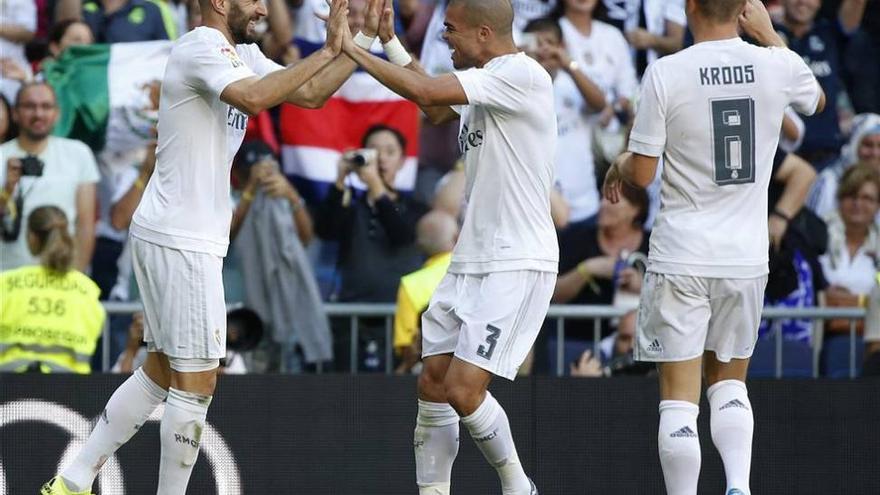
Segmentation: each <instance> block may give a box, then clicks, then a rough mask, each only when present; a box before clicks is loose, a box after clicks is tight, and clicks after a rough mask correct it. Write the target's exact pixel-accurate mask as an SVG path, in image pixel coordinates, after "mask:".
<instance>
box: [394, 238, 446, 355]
mask: <svg viewBox="0 0 880 495" xmlns="http://www.w3.org/2000/svg"><path fill="white" fill-rule="evenodd" d="M451 262H452V253H441V254H436V255H434V256H432V257H431V258H429V259H428V261H426V262H425V264H424V266H422V268H420V269H419V270H416V271H414V272H412V273H410V274H408V275H404V276H403V277H402V278H401V279H400V288H399V289H398V291H397V310H396V312H395V314H394V348H395V349H399V348H401V347H406V346H409V345H412V343H413V340H414V339H415V336H416V335H417V334H418V332H419V329H420V327H421V322H420V321H419V316H420V315H421V314H422V312H423V311H425V309H427V307H428V303H429V302H430V301H431V296H432V295H433V294H434V289H436V288H437V286H438V285H440V281H441V280H442V279H443V276H444V275H446V270H447V269H448V268H449V264H450V263H451Z"/></svg>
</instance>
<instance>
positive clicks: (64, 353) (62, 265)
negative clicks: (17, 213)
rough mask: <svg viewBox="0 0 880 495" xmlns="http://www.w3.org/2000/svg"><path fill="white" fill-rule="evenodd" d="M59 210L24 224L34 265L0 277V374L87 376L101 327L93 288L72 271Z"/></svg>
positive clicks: (38, 213) (49, 209)
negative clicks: (80, 374) (26, 372)
mask: <svg viewBox="0 0 880 495" xmlns="http://www.w3.org/2000/svg"><path fill="white" fill-rule="evenodd" d="M67 223H68V222H67V217H66V216H65V214H64V211H62V210H61V209H60V208H57V207H55V206H42V207H39V208H37V209H35V210H34V211H33V212H31V213H30V215H29V216H28V220H27V235H26V237H27V245H28V249H29V250H30V252H31V254H33V255H34V256H38V257H39V258H40V263H39V265H33V266H23V267H21V268H16V269H14V270H9V271H4V272H3V273H0V371H16V372H21V371H40V372H43V373H49V372H69V373H90V372H91V366H90V364H89V360H90V359H91V357H92V354H93V353H94V352H95V345H96V343H97V341H98V336H99V335H100V333H101V326H102V325H103V324H104V318H105V314H104V308H103V307H102V306H101V304H100V303H99V302H98V294H99V290H98V287H97V286H96V285H95V283H94V282H92V281H91V279H89V278H88V277H87V276H86V275H84V274H83V273H81V272H79V271H77V270H76V269H74V268H73V263H74V250H75V248H74V243H73V239H72V238H71V237H70V234H69V229H68V225H67Z"/></svg>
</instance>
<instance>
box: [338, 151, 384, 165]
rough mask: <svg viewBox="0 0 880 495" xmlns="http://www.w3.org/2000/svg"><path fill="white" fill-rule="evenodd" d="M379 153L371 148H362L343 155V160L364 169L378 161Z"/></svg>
mask: <svg viewBox="0 0 880 495" xmlns="http://www.w3.org/2000/svg"><path fill="white" fill-rule="evenodd" d="M378 157H379V152H378V151H376V150H374V149H370V148H361V149H359V150H354V151H349V152H347V153H346V154H344V155H342V158H343V159H344V160H345V161H347V162H351V163H352V164H354V166H355V167H363V166H364V165H368V164H370V163H373V162H375V161H376V158H378Z"/></svg>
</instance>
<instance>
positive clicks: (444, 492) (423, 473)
mask: <svg viewBox="0 0 880 495" xmlns="http://www.w3.org/2000/svg"><path fill="white" fill-rule="evenodd" d="M458 421H459V418H458V413H456V412H455V409H453V408H452V406H450V405H449V404H446V403H440V402H428V401H424V400H419V414H418V416H417V417H416V431H415V434H414V436H413V447H414V450H415V454H416V483H417V484H418V485H419V495H449V486H450V482H451V480H452V463H453V462H454V461H455V456H456V455H458Z"/></svg>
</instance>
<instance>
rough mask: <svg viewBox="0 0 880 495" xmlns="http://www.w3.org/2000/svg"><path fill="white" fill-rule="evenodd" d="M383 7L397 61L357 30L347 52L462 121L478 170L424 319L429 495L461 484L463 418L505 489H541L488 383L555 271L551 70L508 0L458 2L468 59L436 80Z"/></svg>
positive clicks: (421, 462) (516, 352)
mask: <svg viewBox="0 0 880 495" xmlns="http://www.w3.org/2000/svg"><path fill="white" fill-rule="evenodd" d="M385 6H386V8H385V11H384V14H383V22H382V25H381V27H380V30H379V36H380V38H381V39H382V42H383V43H384V44H385V50H386V54H387V55H388V58H389V60H391V62H392V63H389V62H385V61H383V60H381V59H379V58H377V57H374V56H372V55H370V54H369V53H368V52H366V51H365V50H362V49H360V48H358V47H357V46H356V45H355V44H354V42H353V41H351V40H350V39H349V38H346V41H345V42H344V44H343V50H344V52H345V53H346V54H347V55H348V56H349V57H351V58H352V59H353V60H354V61H355V62H357V63H358V64H360V65H361V66H362V67H363V68H364V69H366V71H367V72H369V73H370V74H371V75H372V76H373V77H375V78H376V79H378V80H379V81H381V82H382V83H383V84H385V85H386V86H388V87H389V88H391V89H392V90H393V91H395V92H397V93H398V94H400V95H402V96H404V97H405V98H408V99H410V100H412V101H414V102H416V103H417V104H419V105H420V106H421V107H422V108H423V109H424V110H425V112H426V113H427V114H428V115H429V117H431V118H432V120H434V121H435V122H440V121H444V120H452V119H456V118H459V117H460V118H461V131H460V134H459V145H460V148H461V151H462V153H463V154H464V162H465V173H466V176H467V198H468V199H467V202H468V206H467V211H466V213H465V218H464V225H463V226H462V230H461V235H460V237H459V240H458V243H457V244H456V246H455V249H454V251H453V254H452V263H451V265H450V267H449V272H448V274H447V275H446V277H445V278H444V279H443V280H442V281H441V282H440V285H439V286H438V287H437V290H436V291H435V292H434V296H433V298H432V299H431V303H430V305H429V307H428V309H427V310H426V312H425V314H424V316H423V318H422V339H423V345H422V348H423V357H424V370H423V372H422V374H421V376H420V378H419V412H418V417H417V418H416V430H415V441H414V443H415V456H416V481H417V483H418V486H419V493H421V494H448V493H449V490H450V477H451V471H452V463H453V461H454V459H455V456H456V454H457V452H458V435H459V427H458V424H459V420H460V421H461V422H462V423H464V425H465V427H466V428H467V429H468V431H469V432H470V434H471V437H472V438H473V439H474V441H475V442H476V444H477V446H478V447H479V449H480V450H481V451H482V452H483V455H484V456H485V457H486V460H488V461H489V463H490V464H491V465H492V466H493V467H494V468H495V469H496V471H497V472H498V475H499V477H500V479H501V487H502V492H503V493H504V494H507V495H511V494H517V495H520V494H521V495H529V494H534V493H537V490H536V488H535V486H534V484H532V483H531V481H530V480H529V478H528V477H527V476H526V474H525V472H524V470H523V467H522V465H521V463H520V461H519V458H518V456H517V453H516V448H515V446H514V443H513V437H512V435H511V432H510V424H509V423H508V419H507V415H506V414H505V412H504V409H502V408H501V405H500V404H499V403H498V401H496V400H495V398H494V397H492V394H490V393H489V392H488V391H487V387H488V385H489V382H490V381H491V379H492V377H493V376H494V375H497V376H501V377H504V378H507V379H511V380H512V379H513V378H514V377H515V375H516V372H517V368H519V366H520V365H521V364H522V362H523V360H524V359H525V357H526V354H527V353H528V352H529V349H530V348H531V346H532V344H533V343H534V341H535V338H536V336H537V334H538V330H539V329H540V327H541V323H542V322H543V320H544V316H545V315H546V313H547V308H548V306H549V304H550V297H551V295H552V293H553V287H554V285H555V282H556V270H557V263H558V252H557V250H558V248H557V244H556V232H555V230H554V227H553V222H552V220H551V218H550V190H551V186H552V184H553V159H554V149H555V145H556V115H555V112H554V111H553V85H552V81H551V80H550V76H549V75H548V74H547V71H545V70H544V69H543V68H542V67H541V66H540V65H539V64H538V63H537V62H535V61H534V60H533V59H531V58H530V57H528V56H527V55H526V54H525V53H521V52H519V50H517V48H516V45H515V44H514V42H513V37H512V27H511V24H512V22H513V10H512V8H511V4H510V2H509V1H508V0H452V1H451V2H449V6H448V8H447V10H446V22H445V26H446V29H445V33H444V38H445V39H446V41H447V42H448V43H449V45H450V46H451V47H452V48H453V53H452V61H453V65H454V66H455V68H456V69H467V70H462V71H460V72H455V73H453V74H445V75H442V76H439V77H435V78H432V77H429V76H427V75H426V74H425V73H424V71H423V70H422V69H421V67H420V66H419V65H418V64H417V63H416V62H413V61H412V59H411V58H410V57H409V55H408V54H407V53H406V52H405V51H404V50H403V48H402V47H401V46H400V43H399V42H398V41H397V39H396V38H395V37H394V33H393V31H392V28H391V22H390V19H391V17H392V16H391V9H390V1H387V2H386V4H385ZM362 37H363V34H362V33H358V35H357V36H356V37H355V38H356V39H357V38H362ZM404 66H405V67H404Z"/></svg>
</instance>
